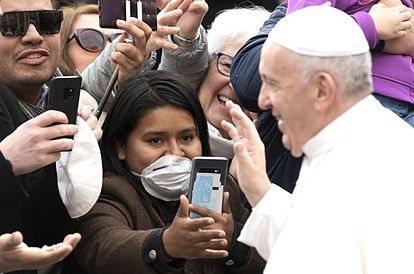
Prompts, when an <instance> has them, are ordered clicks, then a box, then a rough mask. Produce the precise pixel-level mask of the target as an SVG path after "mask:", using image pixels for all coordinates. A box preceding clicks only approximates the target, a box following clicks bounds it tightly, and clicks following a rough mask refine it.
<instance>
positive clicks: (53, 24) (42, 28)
mask: <svg viewBox="0 0 414 274" xmlns="http://www.w3.org/2000/svg"><path fill="white" fill-rule="evenodd" d="M62 20H63V12H62V11H60V10H30V11H11V12H5V13H3V14H2V15H0V31H1V34H2V35H3V36H7V37H15V36H24V35H25V33H26V32H27V29H28V28H29V25H30V24H33V25H34V26H35V27H36V30H37V32H39V34H40V35H51V34H57V33H59V31H60V24H61V23H62Z"/></svg>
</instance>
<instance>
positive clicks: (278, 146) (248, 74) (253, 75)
mask: <svg viewBox="0 0 414 274" xmlns="http://www.w3.org/2000/svg"><path fill="white" fill-rule="evenodd" d="M286 6H287V5H286V3H283V4H281V5H279V6H278V7H277V8H276V9H275V10H274V11H273V13H272V14H271V16H270V18H269V19H268V20H267V21H266V22H265V23H264V25H263V27H262V28H261V29H260V31H259V33H258V34H257V35H256V36H254V37H252V38H251V39H249V40H248V41H247V42H246V43H245V44H244V45H243V47H242V48H241V49H240V50H239V51H238V53H237V54H236V56H235V59H234V61H233V63H232V70H231V75H230V77H231V83H232V85H233V89H234V92H235V94H236V96H237V100H238V101H239V103H240V105H241V106H242V107H243V108H246V109H248V110H249V111H252V112H256V113H259V118H258V128H257V130H258V132H259V134H260V137H261V139H262V141H263V143H264V145H265V150H266V151H265V153H266V165H267V175H268V176H269V178H270V181H271V182H272V183H274V184H277V185H279V186H280V187H282V188H283V189H285V190H287V191H289V192H292V191H293V189H294V187H295V184H296V180H297V178H298V176H299V170H300V167H301V163H302V158H295V157H293V156H292V155H291V154H290V152H289V151H288V150H287V149H286V148H285V147H284V146H283V144H282V133H281V132H280V131H279V129H278V127H277V121H276V119H275V118H274V117H273V116H272V113H271V111H262V110H260V109H259V107H258V105H257V99H258V97H259V92H260V87H261V84H262V82H261V80H260V76H259V69H258V68H259V61H260V54H261V51H262V46H263V44H264V42H265V41H266V39H267V36H268V34H269V32H270V31H271V30H272V28H273V27H274V26H275V25H276V24H277V22H279V20H280V19H282V18H283V17H284V16H285V14H286ZM275 62H277V60H275Z"/></svg>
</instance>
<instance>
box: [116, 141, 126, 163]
mask: <svg viewBox="0 0 414 274" xmlns="http://www.w3.org/2000/svg"><path fill="white" fill-rule="evenodd" d="M125 150H126V149H125V145H123V144H120V143H119V142H117V143H116V155H117V156H118V159H119V160H125V158H126V156H125Z"/></svg>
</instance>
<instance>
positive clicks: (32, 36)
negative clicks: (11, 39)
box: [22, 24, 44, 45]
mask: <svg viewBox="0 0 414 274" xmlns="http://www.w3.org/2000/svg"><path fill="white" fill-rule="evenodd" d="M43 40H44V39H43V36H42V35H40V33H39V32H38V31H37V29H36V27H35V26H34V25H33V24H29V27H28V28H27V31H26V33H25V34H24V35H23V36H22V43H23V44H34V45H37V44H40V43H42V42H43Z"/></svg>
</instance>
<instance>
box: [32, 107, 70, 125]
mask: <svg viewBox="0 0 414 274" xmlns="http://www.w3.org/2000/svg"><path fill="white" fill-rule="evenodd" d="M54 123H59V124H67V123H68V118H67V117H66V115H65V113H63V112H61V111H56V110H48V111H46V112H44V113H42V114H40V115H39V116H36V117H35V118H33V119H31V120H29V121H28V122H27V124H28V125H35V126H38V127H47V126H50V125H52V124H54Z"/></svg>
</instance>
